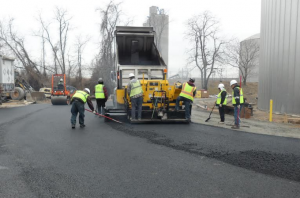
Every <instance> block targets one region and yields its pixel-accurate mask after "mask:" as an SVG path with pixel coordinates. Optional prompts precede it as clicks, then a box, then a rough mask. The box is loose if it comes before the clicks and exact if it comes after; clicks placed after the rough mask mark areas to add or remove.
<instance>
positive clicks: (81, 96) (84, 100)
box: [72, 90, 89, 103]
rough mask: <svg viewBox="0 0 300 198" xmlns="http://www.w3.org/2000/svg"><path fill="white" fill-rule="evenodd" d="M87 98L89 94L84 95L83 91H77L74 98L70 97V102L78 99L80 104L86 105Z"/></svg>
mask: <svg viewBox="0 0 300 198" xmlns="http://www.w3.org/2000/svg"><path fill="white" fill-rule="evenodd" d="M88 97H89V94H88V93H86V92H85V91H80V90H77V91H76V93H75V94H74V96H73V97H72V100H73V99H74V98H78V99H80V100H82V102H84V103H86V101H87V98H88Z"/></svg>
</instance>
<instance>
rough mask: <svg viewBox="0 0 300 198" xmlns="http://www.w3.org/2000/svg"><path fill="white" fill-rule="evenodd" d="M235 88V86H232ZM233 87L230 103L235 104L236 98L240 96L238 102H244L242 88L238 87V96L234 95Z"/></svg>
mask: <svg viewBox="0 0 300 198" xmlns="http://www.w3.org/2000/svg"><path fill="white" fill-rule="evenodd" d="M234 89H235V88H234ZM234 89H233V90H232V104H233V105H234V104H236V100H235V99H238V98H240V104H244V94H243V89H242V88H240V87H239V90H240V97H234Z"/></svg>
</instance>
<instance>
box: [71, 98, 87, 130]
mask: <svg viewBox="0 0 300 198" xmlns="http://www.w3.org/2000/svg"><path fill="white" fill-rule="evenodd" d="M71 113H72V117H71V124H72V125H75V124H76V117H77V114H78V113H79V124H80V125H83V124H84V104H83V103H82V102H79V101H73V102H72V108H71Z"/></svg>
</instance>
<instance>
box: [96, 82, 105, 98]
mask: <svg viewBox="0 0 300 198" xmlns="http://www.w3.org/2000/svg"><path fill="white" fill-rule="evenodd" d="M103 88H104V85H102V84H98V85H96V86H95V98H96V99H104V98H105V94H104V89H103Z"/></svg>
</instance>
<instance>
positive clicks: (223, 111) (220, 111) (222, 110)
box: [219, 105, 225, 122]
mask: <svg viewBox="0 0 300 198" xmlns="http://www.w3.org/2000/svg"><path fill="white" fill-rule="evenodd" d="M219 114H220V118H221V122H225V107H224V105H222V107H219Z"/></svg>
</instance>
